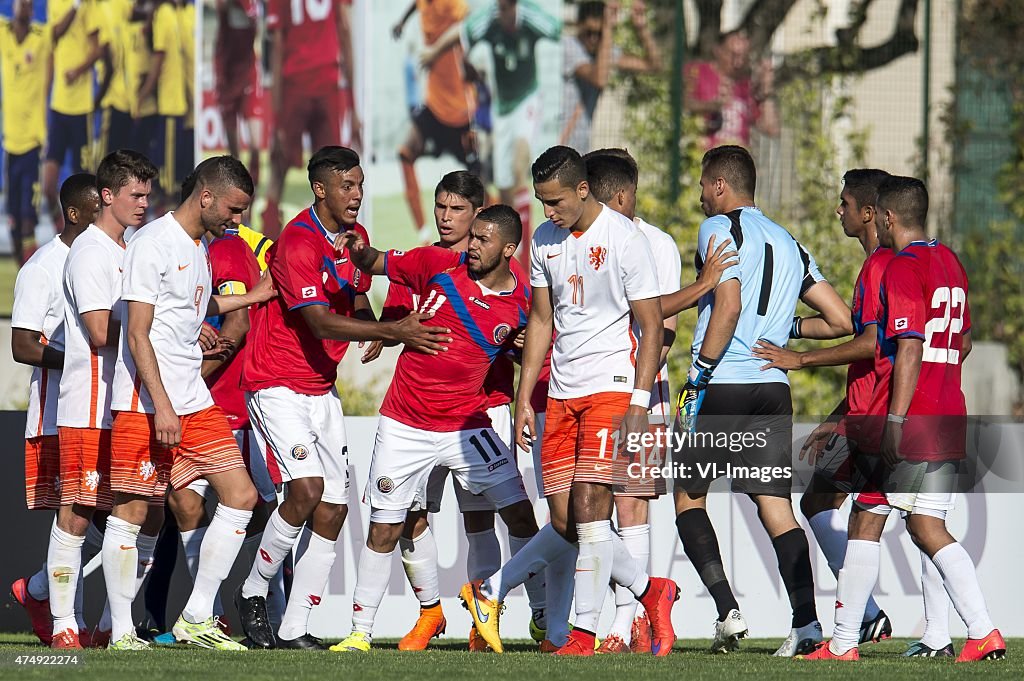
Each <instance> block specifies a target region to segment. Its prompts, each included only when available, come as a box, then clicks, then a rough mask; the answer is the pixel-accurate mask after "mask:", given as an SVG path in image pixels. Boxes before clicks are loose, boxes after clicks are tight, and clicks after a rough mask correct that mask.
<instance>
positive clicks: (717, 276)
mask: <svg viewBox="0 0 1024 681" xmlns="http://www.w3.org/2000/svg"><path fill="white" fill-rule="evenodd" d="M730 244H732V239H726V240H725V241H723V242H722V244H721V245H720V246H719V247H718V248H715V235H714V234H712V235H711V238H710V239H709V240H708V253H711V257H709V258H708V259H707V262H705V263H704V267H702V268H701V270H700V276H698V277H697V281H695V282H693V283H692V284H690V285H689V286H685V287H683V288H682V289H680V290H679V291H676V292H675V293H669V294H667V295H664V296H662V297H661V312H662V314H664V315H665V318H666V319H668V318H669V317H674V316H675V315H677V314H679V313H680V312H682V311H683V310H689V309H690V308H691V307H693V306H694V305H696V304H697V301H698V300H700V299H701V297H703V296H704V295H705V294H708V293H711V292H712V291H714V290H715V287H716V286H718V282H720V281H721V280H722V274H723V273H724V272H725V271H726V270H727V269H729V268H730V267H732V266H733V265H736V264H738V263H739V260H738V255H737V253H736V249H729V245H730Z"/></svg>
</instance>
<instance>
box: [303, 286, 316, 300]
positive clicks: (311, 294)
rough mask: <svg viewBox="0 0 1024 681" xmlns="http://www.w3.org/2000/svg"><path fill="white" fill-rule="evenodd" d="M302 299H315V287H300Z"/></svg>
mask: <svg viewBox="0 0 1024 681" xmlns="http://www.w3.org/2000/svg"><path fill="white" fill-rule="evenodd" d="M302 297H303V298H315V297H316V286H303V287H302Z"/></svg>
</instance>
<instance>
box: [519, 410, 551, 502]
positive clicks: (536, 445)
mask: <svg viewBox="0 0 1024 681" xmlns="http://www.w3.org/2000/svg"><path fill="white" fill-rule="evenodd" d="M545 413H546V412H543V411H542V412H541V413H539V414H534V415H533V424H534V425H535V426H537V432H536V433H534V434H533V452H532V454H533V476H534V477H535V478H537V491H538V492H540V494H541V496H543V495H544V479H543V477H542V476H541V472H540V444H541V437H542V436H543V435H544V415H545ZM519 451H520V452H522V453H525V452H523V450H522V449H520V450H519Z"/></svg>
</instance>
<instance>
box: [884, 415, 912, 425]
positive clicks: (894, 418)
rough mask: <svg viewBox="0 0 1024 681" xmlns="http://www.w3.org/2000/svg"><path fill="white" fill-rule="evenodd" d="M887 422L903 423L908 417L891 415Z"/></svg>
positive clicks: (887, 417)
mask: <svg viewBox="0 0 1024 681" xmlns="http://www.w3.org/2000/svg"><path fill="white" fill-rule="evenodd" d="M885 420H886V421H888V422H889V423H903V422H904V421H906V420H907V417H906V416H900V415H899V414H889V415H888V416H886V417H885Z"/></svg>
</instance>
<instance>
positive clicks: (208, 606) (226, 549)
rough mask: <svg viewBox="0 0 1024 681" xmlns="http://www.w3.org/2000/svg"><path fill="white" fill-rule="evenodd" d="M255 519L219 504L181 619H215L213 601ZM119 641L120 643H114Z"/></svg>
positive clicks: (249, 512)
mask: <svg viewBox="0 0 1024 681" xmlns="http://www.w3.org/2000/svg"><path fill="white" fill-rule="evenodd" d="M251 517H252V511H251V510H248V511H247V510H243V509H238V508H229V507H227V506H225V505H224V504H217V510H216V512H214V514H213V520H212V521H211V522H210V526H209V527H207V528H206V536H205V537H204V538H203V545H202V547H200V550H199V569H198V570H197V571H196V580H195V586H194V587H193V589H192V595H191V596H189V599H188V603H186V604H185V609H184V610H183V611H182V613H181V614H182V616H183V617H184V618H185V619H186V620H187V621H189V622H192V623H199V622H204V621H206V620H208V619H210V618H211V617H213V600H214V597H215V596H216V595H217V591H218V590H220V585H221V583H222V582H223V581H224V580H225V579H226V578H227V576H228V573H230V572H231V566H232V565H234V563H235V558H236V557H237V556H238V550H239V549H240V548H242V542H243V541H245V528H246V526H247V525H248V524H249V519H250V518H251ZM114 640H117V639H114Z"/></svg>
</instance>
